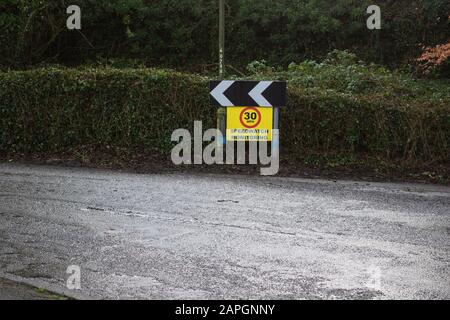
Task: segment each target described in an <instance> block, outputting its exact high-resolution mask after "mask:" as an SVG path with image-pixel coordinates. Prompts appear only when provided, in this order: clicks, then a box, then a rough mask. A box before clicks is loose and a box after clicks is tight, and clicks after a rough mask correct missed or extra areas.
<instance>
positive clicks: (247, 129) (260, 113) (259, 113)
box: [227, 107, 273, 141]
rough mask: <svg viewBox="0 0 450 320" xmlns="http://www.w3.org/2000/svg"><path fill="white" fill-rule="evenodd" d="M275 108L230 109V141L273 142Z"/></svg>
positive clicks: (228, 127) (228, 126) (228, 125)
mask: <svg viewBox="0 0 450 320" xmlns="http://www.w3.org/2000/svg"><path fill="white" fill-rule="evenodd" d="M272 129H273V108H259V107H228V108H227V140H228V141H272Z"/></svg>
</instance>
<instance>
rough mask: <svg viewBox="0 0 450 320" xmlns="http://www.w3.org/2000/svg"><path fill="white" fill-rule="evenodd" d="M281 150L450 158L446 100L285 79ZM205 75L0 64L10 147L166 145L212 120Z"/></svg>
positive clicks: (4, 135) (2, 133)
mask: <svg viewBox="0 0 450 320" xmlns="http://www.w3.org/2000/svg"><path fill="white" fill-rule="evenodd" d="M288 91H289V106H288V107H287V108H285V109H283V110H282V117H281V119H282V123H281V129H282V157H283V158H285V159H287V160H290V161H292V162H294V161H297V160H298V159H305V158H308V157H312V156H317V155H320V156H341V157H344V158H355V157H356V158H361V157H371V158H376V159H379V160H380V161H388V162H389V161H396V162H398V161H407V162H411V163H415V164H424V163H445V164H449V163H450V145H449V143H450V104H449V103H448V102H449V101H448V100H445V99H438V100H437V101H431V100H430V99H428V98H426V99H425V98H423V97H420V96H418V97H416V98H414V99H413V98H411V96H407V97H405V98H403V97H402V96H401V95H400V94H398V95H395V96H386V95H383V94H380V93H372V94H364V95H353V94H348V93H345V92H338V91H336V90H323V89H321V88H315V87H313V88H308V87H304V86H301V85H296V84H295V83H294V84H290V85H289V90H288ZM208 92H209V86H208V79H207V78H205V77H202V76H199V75H188V74H183V73H178V72H174V71H169V70H156V69H136V70H129V69H127V70H117V69H84V70H74V69H56V68H49V69H38V70H31V71H13V72H5V73H0V150H1V152H2V153H4V154H16V153H25V154H29V153H37V154H47V153H58V152H69V153H70V152H71V151H72V150H75V149H76V148H79V147H83V146H89V147H96V148H100V149H101V148H122V149H126V150H130V152H133V151H135V150H140V151H143V152H148V153H157V154H160V155H168V154H169V150H170V149H171V146H172V145H173V144H172V143H171V141H170V137H171V133H172V132H173V130H175V129H177V128H189V129H191V130H192V127H193V122H194V121H195V120H202V121H203V124H204V128H212V127H214V126H215V123H216V114H215V109H214V108H212V107H210V106H209V97H208Z"/></svg>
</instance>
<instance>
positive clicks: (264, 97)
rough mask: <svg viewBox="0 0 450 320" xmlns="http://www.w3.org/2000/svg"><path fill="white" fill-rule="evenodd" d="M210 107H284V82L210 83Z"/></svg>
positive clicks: (226, 81)
mask: <svg viewBox="0 0 450 320" xmlns="http://www.w3.org/2000/svg"><path fill="white" fill-rule="evenodd" d="M210 89H211V91H210V98H211V105H213V106H217V107H254V106H257V107H284V106H286V82H282V81H234V80H224V81H211V83H210Z"/></svg>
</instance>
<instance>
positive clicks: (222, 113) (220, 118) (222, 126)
mask: <svg viewBox="0 0 450 320" xmlns="http://www.w3.org/2000/svg"><path fill="white" fill-rule="evenodd" d="M224 74H225V0H219V79H223V78H224ZM217 128H218V129H219V130H220V131H221V132H222V134H223V133H224V132H225V130H226V108H219V109H218V110H217ZM225 143H226V139H225V138H223V139H221V141H218V144H219V145H224V144H225Z"/></svg>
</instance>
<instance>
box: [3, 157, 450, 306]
mask: <svg viewBox="0 0 450 320" xmlns="http://www.w3.org/2000/svg"><path fill="white" fill-rule="evenodd" d="M70 265H77V266H79V267H80V270H81V290H69V289H67V287H66V281H67V278H68V274H67V273H66V270H67V268H68V266H70ZM0 275H3V276H6V277H14V278H16V279H19V280H20V281H25V282H27V283H29V284H34V285H39V287H44V288H47V289H50V290H53V291H56V292H59V293H64V294H69V295H71V296H75V297H91V298H106V299H119V298H122V299H139V298H140V299H222V298H225V299H449V298H450V188H448V187H443V186H427V185H411V184H380V183H365V182H343V181H339V182H332V181H320V180H305V179H292V178H277V177H248V176H223V175H200V174H197V175H194V174H193V175H186V174H164V175H137V174H129V173H120V172H109V171H99V170H90V169H64V168H56V167H36V166H22V165H10V164H0ZM0 290H1V287H0Z"/></svg>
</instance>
